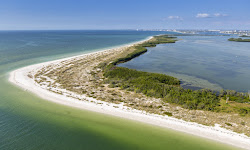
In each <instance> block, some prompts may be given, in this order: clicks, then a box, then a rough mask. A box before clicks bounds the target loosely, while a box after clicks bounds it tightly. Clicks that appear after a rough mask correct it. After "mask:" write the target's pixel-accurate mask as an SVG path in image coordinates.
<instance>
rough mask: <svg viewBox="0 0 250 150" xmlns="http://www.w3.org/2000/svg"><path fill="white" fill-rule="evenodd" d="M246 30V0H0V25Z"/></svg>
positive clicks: (249, 0)
mask: <svg viewBox="0 0 250 150" xmlns="http://www.w3.org/2000/svg"><path fill="white" fill-rule="evenodd" d="M63 29H73V30H77V29H107V30H108V29H243V30H249V29H250V0H0V30H63Z"/></svg>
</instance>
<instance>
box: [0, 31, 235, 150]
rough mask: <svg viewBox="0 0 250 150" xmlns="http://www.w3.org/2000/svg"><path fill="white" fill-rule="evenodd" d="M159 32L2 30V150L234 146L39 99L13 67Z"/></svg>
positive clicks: (134, 39) (0, 101)
mask: <svg viewBox="0 0 250 150" xmlns="http://www.w3.org/2000/svg"><path fill="white" fill-rule="evenodd" d="M156 34H160V32H136V31H15V32H14V31H1V32H0V149H1V150H13V149H23V150H31V149H34V150H37V149H44V150H53V149H55V150H57V149H61V150H63V149H65V150H68V149H81V150H82V149H86V150H100V149H107V150H112V149H113V150H118V149H119V150H122V149H124V150H125V149H129V150H133V149H141V150H147V149H233V148H232V147H228V146H226V145H222V144H220V143H216V142H211V141H209V140H205V139H202V138H198V137H194V136H191V135H186V134H183V133H179V132H175V131H171V130H166V129H161V128H157V127H153V126H149V125H144V124H141V123H137V122H132V121H128V120H123V119H120V118H116V117H111V116H106V115H102V114H98V113H94V112H89V111H83V110H79V109H74V108H71V107H67V106H62V105H59V104H55V103H52V102H48V101H46V100H43V99H40V98H38V97H37V96H35V95H33V94H32V93H29V92H25V91H23V90H21V89H19V88H17V87H15V86H13V85H11V84H10V83H9V82H8V81H7V79H8V72H9V71H11V70H13V69H16V68H19V67H23V66H27V65H30V64H34V63H39V62H44V61H49V60H53V59H58V58H63V57H66V56H73V55H76V54H82V53H86V52H90V51H97V50H100V49H103V48H110V47H115V46H119V45H123V44H127V43H130V42H135V41H138V40H142V39H145V38H146V37H148V36H151V35H156Z"/></svg>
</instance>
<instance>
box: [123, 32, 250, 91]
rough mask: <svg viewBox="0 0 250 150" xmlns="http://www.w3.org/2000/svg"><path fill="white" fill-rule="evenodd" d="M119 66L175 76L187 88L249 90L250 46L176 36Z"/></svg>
mask: <svg viewBox="0 0 250 150" xmlns="http://www.w3.org/2000/svg"><path fill="white" fill-rule="evenodd" d="M178 38H179V39H181V40H179V41H178V42H176V43H174V44H160V45H157V47H155V48H148V50H149V51H148V52H147V53H146V54H144V55H142V56H139V57H137V58H135V59H133V60H132V61H129V62H126V63H124V64H120V66H124V67H128V68H133V69H139V70H144V71H150V72H151V71H152V72H160V73H165V74H169V75H172V76H176V77H178V78H179V79H181V80H182V82H183V86H184V87H187V88H195V87H197V88H210V89H213V90H220V89H221V88H224V89H231V90H236V91H241V92H248V90H250V80H249V77H250V43H242V42H230V41H227V39H228V38H230V37H229V36H179V37H178Z"/></svg>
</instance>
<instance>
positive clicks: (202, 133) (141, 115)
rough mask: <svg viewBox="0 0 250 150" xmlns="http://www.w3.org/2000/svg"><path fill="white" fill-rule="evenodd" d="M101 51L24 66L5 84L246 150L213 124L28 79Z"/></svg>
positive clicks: (245, 140)
mask: <svg viewBox="0 0 250 150" xmlns="http://www.w3.org/2000/svg"><path fill="white" fill-rule="evenodd" d="M147 40H148V39H147ZM143 41H146V40H143ZM143 41H140V42H143ZM140 42H136V43H133V44H129V45H126V46H122V47H120V48H124V47H129V46H132V45H134V44H138V43H140ZM115 49H117V48H115ZM118 49H119V48H118ZM104 51H109V50H104ZM104 51H99V52H92V53H89V54H83V55H79V56H74V57H69V58H64V59H59V60H54V61H49V62H45V63H39V64H34V65H30V66H27V67H23V68H20V69H17V70H14V71H12V72H10V75H9V81H10V82H11V83H13V84H14V85H17V86H18V87H21V88H22V89H24V90H25V91H29V92H32V93H34V94H36V95H38V96H39V97H41V98H43V99H45V100H48V101H51V102H55V103H58V104H62V105H66V106H71V107H75V108H80V109H84V110H89V111H94V112H98V113H102V114H107V115H112V116H117V117H121V118H124V119H129V120H134V121H139V122H142V123H147V124H151V125H155V126H159V127H163V128H168V129H173V130H176V131H180V132H185V133H188V134H192V135H195V136H199V137H203V138H207V139H210V140H214V141H218V142H221V143H225V144H229V145H232V146H236V147H239V148H244V149H250V138H249V137H247V136H246V135H244V134H239V133H235V132H233V131H230V130H227V129H224V128H220V127H219V125H216V126H214V127H212V126H205V125H201V124H198V123H194V122H187V121H184V120H181V119H176V118H173V117H168V116H162V115H157V114H149V113H146V112H144V111H140V110H136V109H132V108H129V107H126V106H123V105H122V104H113V103H108V102H104V101H100V100H96V99H94V98H91V97H86V96H83V97H84V98H85V99H86V101H80V100H78V99H75V98H72V97H67V96H65V95H60V94H56V93H54V92H51V91H49V90H46V89H43V88H42V87H40V86H39V85H38V84H37V83H36V82H35V81H34V80H33V79H32V78H29V77H28V74H29V72H32V71H37V70H39V69H41V68H43V67H45V66H47V65H50V64H51V63H59V62H61V61H66V60H70V59H73V58H79V57H82V58H84V57H85V56H94V55H95V54H97V53H100V52H104ZM91 101H92V102H91ZM98 103H99V104H98ZM100 103H101V104H100ZM113 106H119V107H118V108H117V107H116V108H115V107H113Z"/></svg>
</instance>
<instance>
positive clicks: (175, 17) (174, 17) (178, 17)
mask: <svg viewBox="0 0 250 150" xmlns="http://www.w3.org/2000/svg"><path fill="white" fill-rule="evenodd" d="M168 19H181V17H180V16H168Z"/></svg>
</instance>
